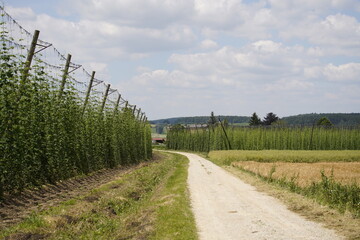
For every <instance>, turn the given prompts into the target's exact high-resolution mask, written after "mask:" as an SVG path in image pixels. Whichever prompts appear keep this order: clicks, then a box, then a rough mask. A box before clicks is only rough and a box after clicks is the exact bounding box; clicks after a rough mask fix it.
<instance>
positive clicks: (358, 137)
mask: <svg viewBox="0 0 360 240" xmlns="http://www.w3.org/2000/svg"><path fill="white" fill-rule="evenodd" d="M226 133H227V136H228V139H229V141H230V145H231V149H233V150H266V149H277V150H359V149H360V130H359V129H358V128H324V127H314V128H312V127H282V126H280V127H278V126H266V127H265V126H263V127H256V128H251V127H242V128H228V129H227V130H226ZM167 148H169V149H176V150H190V151H200V152H204V151H211V150H227V149H229V144H228V143H227V138H226V136H225V134H224V131H223V130H222V129H221V126H217V127H215V128H213V129H207V128H201V129H195V130H194V129H181V130H178V128H172V129H171V130H170V131H169V132H168V135H167Z"/></svg>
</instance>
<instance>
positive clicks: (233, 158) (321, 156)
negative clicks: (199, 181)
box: [208, 150, 360, 165]
mask: <svg viewBox="0 0 360 240" xmlns="http://www.w3.org/2000/svg"><path fill="white" fill-rule="evenodd" d="M208 156H209V158H210V160H211V161H213V162H215V163H217V164H219V165H230V164H231V163H232V162H237V161H256V162H306V163H311V162H359V161H360V151H359V150H328V151H325V150H324V151H323V150H318V151H315V150H313V151H311V150H261V151H245V150H230V151H211V152H210V153H209V154H208Z"/></svg>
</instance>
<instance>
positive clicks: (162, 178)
mask: <svg viewBox="0 0 360 240" xmlns="http://www.w3.org/2000/svg"><path fill="white" fill-rule="evenodd" d="M155 155H157V160H155V161H152V162H150V163H149V164H147V165H145V166H144V167H142V168H140V169H136V170H134V171H131V172H130V173H129V174H126V175H124V176H121V177H119V178H118V179H116V180H115V181H112V182H109V183H107V184H105V185H102V186H101V187H99V188H96V189H93V190H91V191H90V192H89V193H88V194H87V195H84V196H78V197H77V198H74V199H71V200H68V201H66V202H63V203H61V204H60V205H58V206H54V207H51V208H49V209H48V210H46V211H41V212H33V213H32V214H31V215H30V216H29V217H28V218H27V219H25V220H24V221H22V222H21V223H19V224H16V225H14V226H11V227H9V228H6V229H3V230H2V231H1V232H0V239H9V240H10V239H124V240H125V239H197V233H196V227H195V220H194V217H193V215H192V212H191V209H190V200H189V193H188V190H187V185H186V180H187V167H188V160H187V159H186V157H183V156H180V155H176V154H170V153H155Z"/></svg>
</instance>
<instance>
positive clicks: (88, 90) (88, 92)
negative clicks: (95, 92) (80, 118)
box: [83, 71, 95, 114]
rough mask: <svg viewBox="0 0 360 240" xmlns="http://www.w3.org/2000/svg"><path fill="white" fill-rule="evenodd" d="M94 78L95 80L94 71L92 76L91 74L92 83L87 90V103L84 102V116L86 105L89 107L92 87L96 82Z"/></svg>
mask: <svg viewBox="0 0 360 240" xmlns="http://www.w3.org/2000/svg"><path fill="white" fill-rule="evenodd" d="M94 78H95V71H93V72H92V74H91V78H90V83H89V86H88V89H87V92H86V97H85V101H84V108H83V114H84V112H85V108H86V105H87V103H88V101H89V97H90V92H91V88H92V85H93V82H94Z"/></svg>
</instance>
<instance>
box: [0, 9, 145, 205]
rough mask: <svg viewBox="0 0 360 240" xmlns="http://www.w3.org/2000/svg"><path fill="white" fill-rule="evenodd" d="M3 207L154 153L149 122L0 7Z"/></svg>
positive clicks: (0, 190) (0, 178) (0, 183)
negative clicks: (12, 197) (27, 193)
mask: <svg viewBox="0 0 360 240" xmlns="http://www.w3.org/2000/svg"><path fill="white" fill-rule="evenodd" d="M0 15H1V16H0V18H1V19H0V136H1V139H0V202H1V201H2V199H3V198H4V196H6V194H12V193H16V192H19V191H22V190H23V189H25V188H27V187H33V186H40V185H42V184H47V183H55V182H56V181H58V180H61V179H66V178H69V177H73V176H77V175H79V174H88V173H90V172H93V171H97V170H100V169H103V168H113V167H117V166H119V165H121V166H123V165H127V164H134V163H139V162H140V161H144V160H147V159H150V158H151V156H152V148H151V130H150V126H149V124H148V122H147V119H146V117H144V115H143V113H141V111H140V109H136V106H135V105H131V104H129V103H128V101H126V100H125V99H124V98H123V97H122V96H121V95H120V93H119V92H118V91H117V90H116V89H113V88H111V86H110V85H109V84H106V83H105V82H104V81H102V80H101V79H98V78H96V76H95V72H94V71H93V72H91V73H90V72H89V71H87V70H86V69H85V68H84V67H83V66H82V65H80V64H77V63H73V62H71V55H69V54H68V55H66V56H65V55H64V54H61V53H60V51H58V50H57V49H56V48H55V47H54V46H53V45H52V44H51V43H49V42H46V41H42V40H40V39H39V38H38V37H39V31H35V32H34V34H31V33H29V32H28V31H26V30H25V29H24V28H23V27H21V26H20V24H18V23H17V22H16V21H15V20H14V19H13V18H12V17H11V16H10V15H9V14H7V13H6V12H5V11H4V8H3V7H0Z"/></svg>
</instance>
